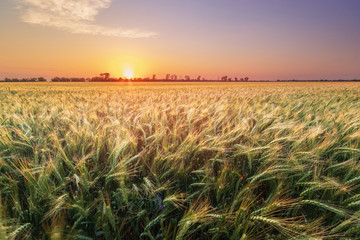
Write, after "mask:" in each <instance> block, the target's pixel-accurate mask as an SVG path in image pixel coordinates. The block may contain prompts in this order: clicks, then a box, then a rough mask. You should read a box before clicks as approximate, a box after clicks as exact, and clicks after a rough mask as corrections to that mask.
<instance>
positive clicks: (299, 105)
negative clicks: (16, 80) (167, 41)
mask: <svg viewBox="0 0 360 240" xmlns="http://www.w3.org/2000/svg"><path fill="white" fill-rule="evenodd" d="M0 195H1V201H0V202H1V203H0V239H6V238H9V239H140V238H141V239H244V240H245V239H292V238H293V239H316V238H317V239H324V238H326V239H339V238H340V237H344V238H343V239H359V238H360V218H359V217H360V84H359V83H228V84H221V85H219V84H201V83H193V84H175V83H172V84H160V83H158V84H146V83H137V84H130V83H129V84H127V83H122V84H118V83H114V84H110V83H109V84H89V83H88V84H86V83H76V84H60V83H58V84H49V83H37V84H35V83H33V84H6V83H2V84H0Z"/></svg>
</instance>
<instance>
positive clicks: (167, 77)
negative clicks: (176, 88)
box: [165, 73, 170, 81]
mask: <svg viewBox="0 0 360 240" xmlns="http://www.w3.org/2000/svg"><path fill="white" fill-rule="evenodd" d="M169 79H170V74H169V73H168V74H166V76H165V80H166V81H168V80H169Z"/></svg>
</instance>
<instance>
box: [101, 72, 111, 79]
mask: <svg viewBox="0 0 360 240" xmlns="http://www.w3.org/2000/svg"><path fill="white" fill-rule="evenodd" d="M100 77H102V78H104V80H108V79H109V78H110V73H100Z"/></svg>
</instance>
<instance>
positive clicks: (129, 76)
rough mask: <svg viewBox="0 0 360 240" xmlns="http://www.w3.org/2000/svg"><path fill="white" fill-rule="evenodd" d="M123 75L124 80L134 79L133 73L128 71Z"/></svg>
mask: <svg viewBox="0 0 360 240" xmlns="http://www.w3.org/2000/svg"><path fill="white" fill-rule="evenodd" d="M123 74H124V76H125V77H126V78H133V77H134V73H133V72H132V71H130V70H126V71H125V72H124V73H123Z"/></svg>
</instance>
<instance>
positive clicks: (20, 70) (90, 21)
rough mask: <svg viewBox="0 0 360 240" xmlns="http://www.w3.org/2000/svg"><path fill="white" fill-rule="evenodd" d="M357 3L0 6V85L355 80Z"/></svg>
mask: <svg viewBox="0 0 360 240" xmlns="http://www.w3.org/2000/svg"><path fill="white" fill-rule="evenodd" d="M359 12H360V0H301V1H300V0H299V1H298V0H181V1H166V0H1V1H0V31H1V34H0V37H1V40H0V78H5V77H11V78H12V77H39V76H44V77H46V78H51V77H54V76H65V77H92V76H96V75H99V73H102V72H109V73H110V74H111V76H114V77H123V75H124V73H125V72H134V74H135V77H147V76H151V75H152V74H156V75H157V76H158V78H163V77H164V76H165V74H166V73H170V74H178V75H179V76H184V75H190V76H191V77H194V78H195V77H196V76H198V75H201V76H204V77H206V78H208V79H218V78H219V77H221V76H224V75H228V76H229V77H245V76H248V77H250V78H251V79H257V80H260V79H264V80H266V79H268V80H276V79H354V78H358V79H360V14H359Z"/></svg>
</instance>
